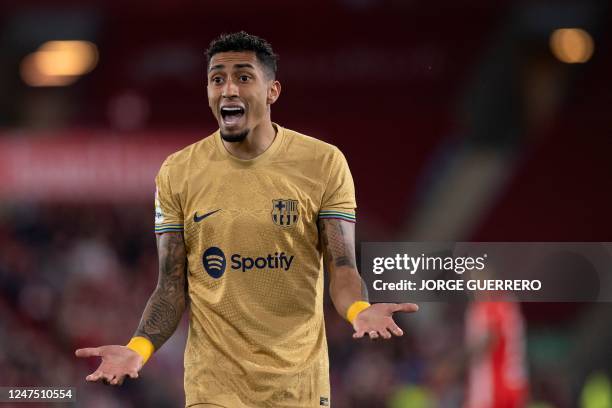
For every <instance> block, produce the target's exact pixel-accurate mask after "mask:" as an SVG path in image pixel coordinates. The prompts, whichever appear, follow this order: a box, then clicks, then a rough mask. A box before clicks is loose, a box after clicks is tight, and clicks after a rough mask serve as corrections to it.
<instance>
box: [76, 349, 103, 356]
mask: <svg viewBox="0 0 612 408" xmlns="http://www.w3.org/2000/svg"><path fill="white" fill-rule="evenodd" d="M74 354H75V355H76V356H77V357H100V356H101V355H102V353H101V350H100V347H87V348H82V349H78V350H77V351H75V352H74Z"/></svg>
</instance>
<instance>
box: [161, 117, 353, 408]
mask: <svg viewBox="0 0 612 408" xmlns="http://www.w3.org/2000/svg"><path fill="white" fill-rule="evenodd" d="M274 127H275V129H276V131H277V134H276V137H275V139H274V141H273V143H272V144H271V145H270V147H269V148H268V149H267V150H266V151H265V152H264V153H262V154H261V155H260V156H258V157H256V158H254V159H252V160H241V159H238V158H236V157H234V156H232V155H231V154H230V153H229V152H228V151H227V150H226V149H225V146H224V145H223V142H222V140H221V136H220V134H219V131H217V132H215V133H213V134H212V135H210V136H209V137H207V138H205V139H203V140H201V141H199V142H197V143H194V144H192V145H190V146H188V147H186V148H184V149H183V150H181V151H179V152H177V153H174V154H172V155H171V156H169V157H168V158H167V159H166V161H165V162H164V164H163V165H162V167H161V169H160V171H159V174H158V175H157V178H156V184H157V193H156V214H155V230H156V232H157V233H163V232H166V231H184V237H185V244H186V247H187V258H188V264H189V272H188V284H189V298H190V309H191V313H190V320H189V323H190V325H189V335H188V339H187V347H186V350H185V395H186V403H187V406H191V405H196V404H218V405H220V406H223V407H228V408H239V407H309V408H310V407H320V406H324V407H327V406H331V403H330V390H329V363H328V357H327V343H326V338H325V325H324V321H323V295H324V294H323V262H322V250H321V244H320V241H319V234H318V228H317V219H318V218H340V219H344V220H347V221H354V220H355V206H356V204H355V191H354V186H353V180H352V177H351V173H350V171H349V168H348V165H347V163H346V160H345V158H344V156H343V155H342V153H341V152H340V151H339V150H338V149H337V148H336V147H334V146H332V145H330V144H327V143H325V142H323V141H320V140H317V139H314V138H311V137H309V136H305V135H302V134H300V133H297V132H294V131H291V130H288V129H283V128H282V127H280V126H278V125H276V124H274Z"/></svg>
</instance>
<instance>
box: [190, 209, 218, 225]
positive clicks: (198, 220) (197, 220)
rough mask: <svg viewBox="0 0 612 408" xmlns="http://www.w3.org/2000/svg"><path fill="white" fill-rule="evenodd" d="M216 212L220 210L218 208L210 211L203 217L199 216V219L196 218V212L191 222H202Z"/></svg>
mask: <svg viewBox="0 0 612 408" xmlns="http://www.w3.org/2000/svg"><path fill="white" fill-rule="evenodd" d="M217 211H221V208H219V209H218V210H215V211H211V212H209V213H206V214H204V215H200V216H199V217H198V212H197V211H196V213H195V214H193V222H200V221H202V220H203V219H204V218H206V217H208V216H209V215H213V214H214V213H216V212H217Z"/></svg>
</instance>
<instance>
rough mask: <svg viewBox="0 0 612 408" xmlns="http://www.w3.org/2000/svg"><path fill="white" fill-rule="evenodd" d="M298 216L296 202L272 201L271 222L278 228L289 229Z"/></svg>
mask: <svg viewBox="0 0 612 408" xmlns="http://www.w3.org/2000/svg"><path fill="white" fill-rule="evenodd" d="M299 216H300V212H299V211H298V200H283V199H276V200H272V222H274V223H275V224H276V225H278V226H280V227H291V226H292V225H294V224H295V223H296V222H297V220H298V218H299Z"/></svg>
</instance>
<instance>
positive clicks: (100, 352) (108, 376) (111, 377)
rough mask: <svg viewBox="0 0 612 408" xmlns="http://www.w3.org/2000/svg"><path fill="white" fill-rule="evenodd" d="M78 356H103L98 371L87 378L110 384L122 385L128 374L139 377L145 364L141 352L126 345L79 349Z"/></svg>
mask: <svg viewBox="0 0 612 408" xmlns="http://www.w3.org/2000/svg"><path fill="white" fill-rule="evenodd" d="M75 354H76V356H77V357H101V358H102V362H101V363H100V366H99V367H98V369H97V370H96V371H94V372H93V373H91V374H89V375H88V376H87V377H85V379H86V380H87V381H90V382H99V381H102V382H103V383H105V384H109V385H121V384H123V380H124V379H125V377H126V376H129V377H130V378H138V371H140V369H141V368H142V366H143V364H144V363H143V360H142V357H141V356H140V354H138V353H136V352H135V351H134V350H132V349H129V348H127V347H125V346H100V347H90V348H82V349H78V350H77V351H76V352H75Z"/></svg>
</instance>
